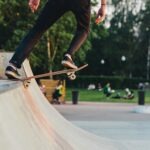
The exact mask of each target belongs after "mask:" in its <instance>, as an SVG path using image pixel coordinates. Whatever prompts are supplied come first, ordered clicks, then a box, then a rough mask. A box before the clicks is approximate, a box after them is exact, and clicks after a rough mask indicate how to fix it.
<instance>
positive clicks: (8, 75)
mask: <svg viewBox="0 0 150 150" xmlns="http://www.w3.org/2000/svg"><path fill="white" fill-rule="evenodd" d="M5 75H6V76H7V77H8V78H9V79H18V80H19V79H21V78H20V77H19V76H16V74H15V73H13V72H11V71H6V72H5Z"/></svg>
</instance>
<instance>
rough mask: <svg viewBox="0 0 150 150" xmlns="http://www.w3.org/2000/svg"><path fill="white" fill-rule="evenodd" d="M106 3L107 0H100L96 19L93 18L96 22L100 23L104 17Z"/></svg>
mask: <svg viewBox="0 0 150 150" xmlns="http://www.w3.org/2000/svg"><path fill="white" fill-rule="evenodd" d="M106 3H107V0H101V8H100V9H99V10H98V13H97V16H96V20H95V23H96V24H99V23H101V22H102V21H103V20H104V19H105V16H106Z"/></svg>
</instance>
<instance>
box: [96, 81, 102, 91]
mask: <svg viewBox="0 0 150 150" xmlns="http://www.w3.org/2000/svg"><path fill="white" fill-rule="evenodd" d="M97 88H98V91H102V85H101V84H100V83H98V87H97Z"/></svg>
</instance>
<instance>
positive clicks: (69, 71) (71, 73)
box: [0, 64, 88, 88]
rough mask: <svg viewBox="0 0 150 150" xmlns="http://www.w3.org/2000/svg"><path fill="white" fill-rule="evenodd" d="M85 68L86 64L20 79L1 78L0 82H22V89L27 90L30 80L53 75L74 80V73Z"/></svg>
mask: <svg viewBox="0 0 150 150" xmlns="http://www.w3.org/2000/svg"><path fill="white" fill-rule="evenodd" d="M87 66H88V64H86V65H83V66H81V67H78V68H77V69H64V70H59V71H54V72H48V73H43V74H39V75H33V76H29V77H24V78H21V79H3V78H1V79H0V80H11V81H21V82H23V85H24V87H25V88H27V87H28V86H29V84H30V82H31V81H30V80H31V79H38V78H42V77H47V76H50V75H52V76H55V75H60V74H67V76H68V78H69V79H71V80H74V79H75V78H76V75H75V72H77V71H80V70H82V69H84V68H86V67H87Z"/></svg>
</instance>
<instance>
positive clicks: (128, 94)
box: [123, 88, 134, 99]
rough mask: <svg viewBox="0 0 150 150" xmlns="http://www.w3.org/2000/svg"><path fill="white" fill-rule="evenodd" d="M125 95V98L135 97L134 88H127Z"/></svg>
mask: <svg viewBox="0 0 150 150" xmlns="http://www.w3.org/2000/svg"><path fill="white" fill-rule="evenodd" d="M125 93H126V94H125V95H124V96H123V98H125V99H133V98H134V92H133V91H132V90H130V89H129V88H126V89H125Z"/></svg>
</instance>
